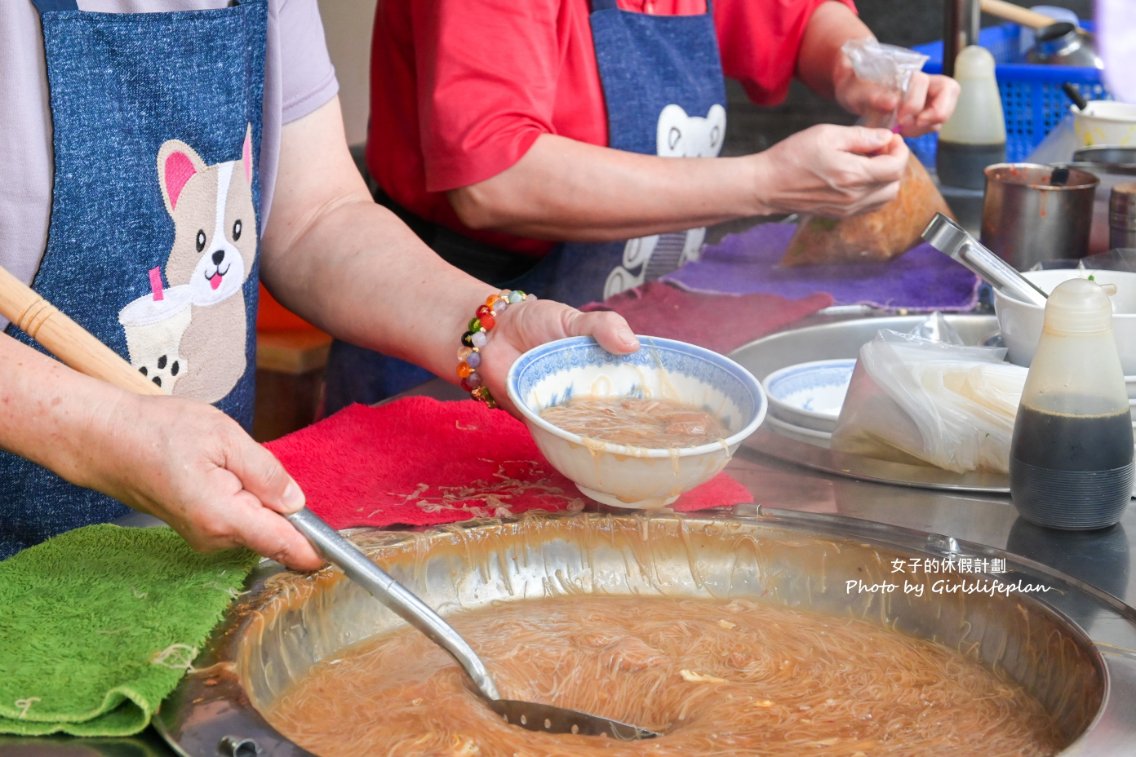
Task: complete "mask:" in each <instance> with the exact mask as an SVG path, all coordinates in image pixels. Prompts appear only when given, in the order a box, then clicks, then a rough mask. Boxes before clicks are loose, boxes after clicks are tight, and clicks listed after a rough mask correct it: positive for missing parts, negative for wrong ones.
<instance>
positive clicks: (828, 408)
mask: <svg viewBox="0 0 1136 757" xmlns="http://www.w3.org/2000/svg"><path fill="white" fill-rule="evenodd" d="M855 367H856V361H855V359H851V358H848V359H840V360H813V361H809V362H805V363H797V364H796V365H790V366H787V367H785V368H781V369H780V370H776V371H773V372H772V373H770V374H769V375H768V376H766V377H765V378H764V379H762V382H761V384H762V386H763V387H764V388H765V394H766V396H767V397H768V399H769V418H768V423H769V425H770V426H771V427H773V428H776V429H777V430H779V431H782V432H786V433H788V434H790V435H796V436H802V437H806V438H809V439H818V440H822V441H825V440H828V439H830V438H831V437H832V432H833V430H835V428H836V422H837V420H839V418H840V409H841V406H842V405H843V404H844V396H845V394H847V392H848V384H849V382H851V380H852V371H853V369H855Z"/></svg>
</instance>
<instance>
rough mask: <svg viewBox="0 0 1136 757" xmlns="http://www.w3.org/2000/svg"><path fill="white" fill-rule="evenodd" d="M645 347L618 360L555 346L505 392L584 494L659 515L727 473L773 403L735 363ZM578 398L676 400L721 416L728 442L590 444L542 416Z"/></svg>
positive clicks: (645, 339) (517, 373)
mask: <svg viewBox="0 0 1136 757" xmlns="http://www.w3.org/2000/svg"><path fill="white" fill-rule="evenodd" d="M639 342H640V348H639V350H638V351H637V352H635V353H632V354H630V355H613V354H611V353H610V352H607V351H606V350H604V349H603V348H602V347H600V346H599V344H597V343H596V342H595V340H593V339H592V338H591V337H571V338H568V339H561V340H558V341H555V342H548V343H546V344H542V345H541V346H539V347H536V348H534V349H532V350H529V351H528V352H526V353H525V354H523V355H521V356H520V357H519V358H518V359H517V361H516V362H515V363H513V365H512V367H511V368H510V369H509V375H508V379H507V386H508V392H509V399H511V400H512V402H513V404H514V405H515V406H516V407H517V410H518V411H520V413H521V414H522V416H523V418H524V420H525V423H526V424H527V425H528V427H529V430H530V431H531V432H532V435H533V439H534V440H535V441H536V444H537V447H539V448H540V451H541V452H543V453H544V456H545V457H546V458H548V461H549V462H550V463H551V464H552V466H553V467H554V468H556V470H558V471H560V472H561V473H563V474H564V475H565V476H567V477H568V478H569V479H571V480H572V481H573V482H574V483H575V484H576V486H577V487H578V488H579V489H580V491H581V492H583V493H584V494H585V495H587V496H588V497H590V498H592V499H594V500H596V501H598V502H602V503H604V504H607V505H612V506H614V507H626V508H636V509H652V508H658V507H663V506H665V505H668V504H670V503H671V502H673V501H674V500H675V499H677V498H678V496H679V495H680V494H682V493H683V492H686V491H688V490H690V489H692V488H694V487H695V486H697V485H699V484H701V483H703V482H705V481H708V480H709V479H710V478H712V477H713V476H714V475H716V474H717V473H718V472H719V471H721V470H722V468H724V467H725V465H726V463H727V462H728V461H729V459H730V457H731V456H732V455H733V453H734V451H735V450H736V449H737V447H738V444H740V443H741V441H742V440H743V439H745V438H746V437H747V436H749V435H750V434H752V433H753V432H754V431H756V430H757V427H758V426H759V425H761V422H762V421H763V420H764V419H765V413H766V409H767V407H768V404H767V402H766V398H765V392H764V391H763V390H762V388H761V384H760V383H759V382H758V380H757V379H756V378H755V377H754V376H753V374H751V373H750V372H749V371H747V370H746V369H745V368H743V367H742V366H740V365H738V364H737V363H735V362H734V361H733V360H730V359H729V358H726V357H723V356H722V355H719V354H718V353H716V352H713V351H711V350H707V349H704V348H702V347H697V346H695V345H693V344H686V343H685V342H679V341H675V340H672V339H662V338H660V337H650V336H641V337H639ZM576 395H582V396H587V395H592V396H602V397H656V398H664V399H672V400H675V401H678V402H681V403H683V404H685V405H689V406H692V407H695V408H698V409H700V410H703V411H705V412H708V413H710V414H712V415H714V416H715V417H717V418H719V419H720V420H721V421H722V424H723V425H724V426H725V428H726V431H727V434H728V436H727V437H726V438H725V439H722V440H720V441H716V442H713V443H710V444H703V445H699V446H697V447H684V448H679V449H668V448H663V447H659V448H650V447H634V446H628V445H622V444H615V443H612V442H606V441H599V440H596V439H588V440H586V441H585V439H584V438H583V437H581V436H580V435H578V434H574V433H571V432H569V431H565V430H564V429H562V428H559V427H557V426H554V425H553V424H551V423H549V422H548V421H546V420H545V419H544V418H542V417H541V415H540V414H541V412H542V411H543V410H545V409H546V408H548V407H552V406H555V405H559V404H562V403H564V402H567V401H568V399H569V398H571V397H573V396H576Z"/></svg>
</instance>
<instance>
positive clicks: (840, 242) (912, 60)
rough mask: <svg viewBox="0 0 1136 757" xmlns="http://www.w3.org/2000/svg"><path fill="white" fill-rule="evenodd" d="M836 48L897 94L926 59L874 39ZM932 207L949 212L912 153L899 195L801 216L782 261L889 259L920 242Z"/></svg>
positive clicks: (891, 116) (888, 120) (885, 117)
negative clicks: (849, 211) (859, 209)
mask: <svg viewBox="0 0 1136 757" xmlns="http://www.w3.org/2000/svg"><path fill="white" fill-rule="evenodd" d="M841 50H842V52H843V53H844V55H845V56H847V58H848V60H849V62H850V63H851V65H852V69H853V71H854V72H855V73H856V76H858V77H859V78H861V79H866V80H868V81H872V82H875V83H876V84H879V85H881V86H884V87H887V88H889V89H891V90H893V91H895V92H896V93H898V94H899V95H900V96H901V99H902V96H903V95H904V94H905V93H906V92H907V88H908V86H909V85H910V83H911V77H912V76H913V75H914V74H915V73H916V72H918V71H919V70H920V69H921V68H922V67H923V63H924V62H925V61H926V60H927V56H926V55H923V54H922V53H917V52H915V51H914V50H908V49H906V48H903V47H896V46H894V45H884V44H881V43H879V42H877V41H875V40H873V39H858V40H850V41H848V42H845V43H844V46H843V47H842V48H841ZM860 123H861V124H863V125H865V126H872V127H880V128H884V129H893V128H894V127H895V125H896V113H895V112H894V111H893V112H891V113H888V114H880V115H878V116H875V117H872V118H863V119H861V120H860ZM935 213H943V214H945V215H948V216H951V217H952V218H953V217H954V216H953V214H952V213H951V210H950V208H949V207H948V206H947V203H946V201H945V200H944V199H943V196H942V194H941V193H940V192H939V189H938V187H936V186H935V183H934V181H933V180H932V179H931V176H930V174H928V172H927V169H926V168H924V167H923V164H922V163H920V162H919V160H918V159H917V158H916V157H915V156H914V155H911V156H910V157H909V158H908V162H907V168H906V169H905V171H904V175H903V178H902V179H901V182H900V190H899V196H898V197H896V198H895V199H894V200H892V201H891V202H889V203H887V204H886V205H884V206H883V207H881V208H878V209H876V210H873V211H870V212H868V213H860V214H858V215H855V216H851V217H848V218H842V219H834V218H826V217H824V216H805V217H802V218H801V221H800V224H799V225H798V227H797V231H796V233H794V234H793V238H792V239H791V240H790V241H789V247H788V249H787V250H786V251H785V255H784V257H783V258H782V259H781V265H784V266H798V265H817V264H825V263H854V262H861V261H884V260H890V259H891V258H894V257H896V256H898V255H902V254H903V253H905V252H907V251H908V250H910V249H911V248H912V247H913V246H914V245H915V244H916V243H918V242H919V240H920V234H921V233H922V231H923V229H924V228H925V227H926V226H927V223H928V222H929V221H930V220H931V219H932V218H933V217H934V216H935Z"/></svg>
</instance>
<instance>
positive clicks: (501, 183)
mask: <svg viewBox="0 0 1136 757" xmlns="http://www.w3.org/2000/svg"><path fill="white" fill-rule="evenodd" d="M450 201H451V203H453V205H454V208H455V210H456V211H457V213H458V215H459V217H461V219H462V221H463V222H464V223H466V224H467V225H468V226H470V227H472V228H491V229H496V230H499V231H506V232H510V233H513V234H516V235H518V236H526V237H533V238H541V239H553V240H570V241H585V242H588V241H606V240H617V239H630V238H634V237H639V236H645V235H648V234H658V233H661V232H665V231H678V230H682V229H689V228H693V227H698V226H707V225H710V224H714V223H720V222H723V221H728V220H732V219H735V218H745V217H750V216H755V215H761V214H762V213H763V212H765V211H766V210H767V209H766V208H765V207H763V206H762V204H761V202H760V198H759V193H758V191H757V184H756V182H755V160H754V156H746V157H738V158H669V157H668V158H663V157H659V156H655V155H640V154H637V153H631V152H625V151H622V150H613V149H611V148H607V147H598V146H596V145H591V144H586V143H582V142H578V141H575V140H571V139H567V138H565V137H559V136H555V135H550V134H543V135H541V136H540V137H538V138H537V140H536V141H535V142H534V143H533V145H532V147H531V148H530V149H529V151H528V152H527V153H525V155H524V156H523V157H522V158H521V159H520V160H519V161H517V163H515V164H514V165H513V166H511V167H509V168H508V169H506V170H505V171H503V172H502V173H500V174H498V175H496V176H494V177H492V178H491V179H487V180H486V181H483V182H480V183H478V184H474V185H471V186H469V187H465V188H462V189H458V190H454V191H453V192H451V193H450Z"/></svg>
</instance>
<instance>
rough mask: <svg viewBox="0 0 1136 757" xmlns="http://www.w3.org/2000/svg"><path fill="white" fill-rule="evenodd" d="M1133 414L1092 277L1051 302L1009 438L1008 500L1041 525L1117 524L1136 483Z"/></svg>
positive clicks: (1108, 316) (1106, 309)
mask: <svg viewBox="0 0 1136 757" xmlns="http://www.w3.org/2000/svg"><path fill="white" fill-rule="evenodd" d="M1132 444H1133V441H1132V415H1131V412H1130V410H1129V407H1128V392H1127V391H1126V389H1125V386H1124V370H1123V369H1122V368H1121V365H1120V356H1119V354H1118V353H1117V350H1116V341H1115V339H1114V337H1113V333H1112V304H1111V302H1109V299H1108V295H1107V294H1106V293H1105V291H1104V289H1103V288H1102V287H1101V286H1100V285H1098V284H1096V283H1094V282H1092V281H1089V280H1088V279H1081V278H1077V279H1070V280H1069V281H1064V282H1062V283H1061V284H1059V285H1058V286H1057V287H1056V288H1055V289H1054V290H1053V292H1052V294H1050V295H1049V300H1048V301H1047V302H1046V304H1045V321H1044V326H1043V327H1042V334H1041V339H1040V340H1039V341H1038V344H1037V351H1036V352H1034V356H1033V359H1032V360H1031V361H1030V367H1029V373H1028V374H1027V376H1026V383H1025V386H1024V387H1023V388H1022V400H1021V404H1020V405H1019V406H1018V414H1017V417H1016V419H1015V421H1014V435H1013V439H1012V440H1011V442H1010V497H1011V498H1012V500H1013V502H1014V506H1015V507H1016V508H1017V509H1018V512H1019V513H1020V514H1021V515H1022V517H1023V518H1025V519H1026V520H1029V521H1031V522H1033V523H1036V524H1037V525H1039V526H1047V527H1049V528H1061V529H1069V530H1088V529H1095V528H1105V527H1108V526H1112V525H1115V524H1116V522H1117V521H1119V520H1120V516H1121V515H1122V514H1123V513H1124V509H1125V508H1126V507H1128V503H1129V500H1130V499H1131V497H1132V484H1133V446H1132Z"/></svg>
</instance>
